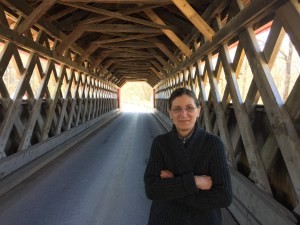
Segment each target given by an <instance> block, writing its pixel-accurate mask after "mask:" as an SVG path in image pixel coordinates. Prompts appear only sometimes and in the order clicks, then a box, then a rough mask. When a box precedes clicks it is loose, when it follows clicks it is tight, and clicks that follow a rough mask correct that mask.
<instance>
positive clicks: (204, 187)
mask: <svg viewBox="0 0 300 225" xmlns="http://www.w3.org/2000/svg"><path fill="white" fill-rule="evenodd" d="M199 114H200V107H199V104H198V101H197V98H196V96H195V94H194V93H193V92H192V91H190V90H189V89H186V88H179V89H176V90H175V91H174V92H173V93H172V94H171V96H170V99H169V115H170V118H171V120H172V121H173V128H172V130H171V131H170V132H168V133H166V134H163V135H159V136H157V137H156V138H155V139H154V140H153V143H152V147H151V154H150V158H149V162H148V165H147V168H146V171H145V175H144V181H145V189H146V194H147V197H148V198H149V199H151V200H153V201H152V206H151V211H150V216H149V222H148V225H202V224H203V225H216V224H221V223H222V217H221V211H220V208H222V207H227V206H228V205H230V203H231V199H232V192H231V181H230V175H229V171H228V166H227V162H226V157H225V152H224V145H223V143H222V141H221V140H220V138H219V137H218V136H215V135H213V134H209V133H207V132H206V131H205V130H203V129H201V128H199V127H198V124H197V118H198V117H199Z"/></svg>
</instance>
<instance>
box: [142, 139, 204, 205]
mask: <svg viewBox="0 0 300 225" xmlns="http://www.w3.org/2000/svg"><path fill="white" fill-rule="evenodd" d="M163 169H165V167H164V156H163V136H158V137H156V138H155V139H154V140H153V143H152V147H151V153H150V158H149V161H148V164H147V168H146V171H145V174H144V182H145V191H146V195H147V197H148V198H149V199H151V200H171V199H178V198H182V197H185V196H188V195H190V194H192V193H196V192H198V189H197V187H196V184H195V180H194V175H193V173H192V171H191V170H190V171H189V170H187V171H185V172H184V173H182V175H180V176H176V177H174V178H169V179H161V178H160V171H161V170H163Z"/></svg>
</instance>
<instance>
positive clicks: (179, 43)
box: [144, 9, 192, 57]
mask: <svg viewBox="0 0 300 225" xmlns="http://www.w3.org/2000/svg"><path fill="white" fill-rule="evenodd" d="M144 12H145V13H146V15H147V16H148V17H149V18H150V19H151V20H152V21H153V22H155V23H157V24H161V25H165V23H164V21H162V20H161V19H160V18H159V16H158V15H157V14H156V13H155V12H154V11H153V10H151V9H147V10H144ZM162 32H164V34H165V35H166V36H167V37H168V38H169V39H170V40H171V41H172V42H173V43H174V44H175V45H176V46H177V47H178V48H179V49H180V50H181V52H182V53H183V54H185V55H186V56H188V57H190V56H191V55H192V51H191V50H190V49H189V47H188V46H186V45H185V44H184V43H183V42H182V41H181V40H180V38H179V37H177V35H176V34H175V33H174V32H173V31H171V30H165V29H163V30H162Z"/></svg>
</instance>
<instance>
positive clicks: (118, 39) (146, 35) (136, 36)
mask: <svg viewBox="0 0 300 225" xmlns="http://www.w3.org/2000/svg"><path fill="white" fill-rule="evenodd" d="M157 35H158V34H138V35H128V36H127V37H119V38H111V39H105V40H101V41H94V42H92V43H91V44H92V45H101V44H108V43H114V42H122V41H129V40H136V39H142V38H146V37H153V36H157Z"/></svg>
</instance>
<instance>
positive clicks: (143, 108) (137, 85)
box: [120, 81, 153, 112]
mask: <svg viewBox="0 0 300 225" xmlns="http://www.w3.org/2000/svg"><path fill="white" fill-rule="evenodd" d="M120 108H121V110H122V111H123V112H150V111H151V110H152V108H153V89H152V87H151V86H150V85H149V84H148V83H146V82H140V81H139V82H127V83H126V84H125V85H123V86H122V88H121V89H120Z"/></svg>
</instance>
